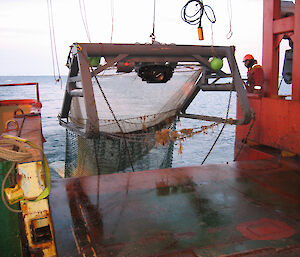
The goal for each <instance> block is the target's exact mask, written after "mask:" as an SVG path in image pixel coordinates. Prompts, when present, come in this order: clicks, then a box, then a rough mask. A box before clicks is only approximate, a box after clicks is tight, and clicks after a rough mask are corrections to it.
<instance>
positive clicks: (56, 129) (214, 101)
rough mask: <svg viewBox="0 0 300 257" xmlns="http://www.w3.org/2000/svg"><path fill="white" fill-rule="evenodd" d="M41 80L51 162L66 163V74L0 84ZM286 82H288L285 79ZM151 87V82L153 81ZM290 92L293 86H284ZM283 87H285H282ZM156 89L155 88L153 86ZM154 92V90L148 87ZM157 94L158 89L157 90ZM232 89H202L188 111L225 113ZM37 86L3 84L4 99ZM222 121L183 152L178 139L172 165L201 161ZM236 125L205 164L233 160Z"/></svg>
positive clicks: (188, 123) (182, 124) (187, 122)
mask: <svg viewBox="0 0 300 257" xmlns="http://www.w3.org/2000/svg"><path fill="white" fill-rule="evenodd" d="M25 82H38V83H39V91H40V100H41V102H42V105H43V107H42V131H43V135H44V137H45V139H46V142H45V144H44V151H45V154H46V156H47V159H48V162H49V164H50V166H52V167H54V166H56V167H57V164H59V165H62V164H63V163H64V161H65V159H66V130H65V128H63V127H61V126H60V125H59V123H58V119H57V115H58V114H59V113H60V111H61V106H62V101H63V95H64V91H65V84H66V77H63V78H62V81H61V82H59V83H56V82H55V80H54V78H53V76H2V77H0V84H5V83H25ZM282 84H284V82H283V83H282ZM149 87H151V85H149ZM282 88H283V89H284V90H285V92H284V93H289V91H290V90H291V89H290V87H287V86H286V85H285V86H284V87H282ZM281 90H282V89H281ZM153 91H154V90H153ZM148 94H151V90H148ZM153 94H155V92H153ZM229 94H230V93H229V92H202V91H200V93H199V94H198V95H197V97H196V98H195V99H194V101H193V102H192V104H191V105H190V106H189V108H188V109H187V111H186V112H187V113H191V114H203V115H213V116H220V117H225V116H226V111H227V106H228V101H229ZM33 96H35V88H34V86H26V87H25V86H24V87H15V88H9V90H8V88H0V100H3V99H18V98H34V97H33ZM235 113H236V93H235V92H233V93H232V97H231V102H230V111H229V117H232V118H234V117H235ZM202 125H207V123H205V122H203V121H199V120H192V119H185V118H181V119H180V121H178V122H177V125H176V129H177V130H180V129H182V128H199V127H201V126H202ZM221 128H222V124H220V125H219V126H217V127H215V128H214V129H213V130H208V133H206V134H204V133H201V134H198V135H194V136H193V137H191V138H188V139H186V140H185V141H184V142H183V143H182V153H181V154H180V153H179V148H180V144H179V142H175V144H174V149H173V151H172V152H173V153H172V154H173V156H172V163H171V165H172V167H180V166H195V165H200V164H201V163H202V161H203V159H204V158H205V156H206V155H207V153H208V151H209V150H210V148H211V146H212V144H213V143H214V141H215V139H216V137H217V136H218V134H219V131H220V129H221ZM234 140H235V126H234V125H226V126H225V129H224V130H223V132H222V134H221V136H220V138H219V140H218V142H217V144H216V145H215V147H214V149H213V151H212V152H211V153H210V155H209V156H208V158H207V160H206V161H205V164H212V163H214V164H216V163H226V162H232V161H233V158H234ZM59 165H58V166H59ZM52 177H53V178H58V177H59V176H58V174H56V173H55V172H53V171H52Z"/></svg>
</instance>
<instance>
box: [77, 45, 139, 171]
mask: <svg viewBox="0 0 300 257" xmlns="http://www.w3.org/2000/svg"><path fill="white" fill-rule="evenodd" d="M77 47H78V49H80V48H81V47H80V45H78V46H77ZM79 51H80V50H79ZM83 57H84V58H85V60H86V62H87V63H88V65H89V68H90V70H91V74H92V77H94V78H95V80H96V83H97V85H98V87H99V89H100V92H101V94H102V96H103V98H104V101H105V102H106V104H107V106H108V108H109V110H110V112H111V114H112V116H113V118H114V120H115V122H116V123H117V125H118V127H119V129H120V132H121V134H122V137H123V139H124V142H125V148H126V151H127V154H128V159H129V162H130V166H131V169H132V171H133V172H134V167H133V162H132V158H131V154H130V150H129V146H128V142H127V140H126V137H125V132H124V131H123V129H122V127H121V125H120V122H119V121H118V119H117V117H116V115H115V113H114V111H113V109H112V107H111V105H110V103H109V101H108V99H107V97H106V95H105V93H104V91H103V89H102V87H101V85H100V82H99V80H98V78H97V74H96V73H95V72H94V69H93V67H92V65H91V64H90V62H89V60H88V58H87V56H85V55H83Z"/></svg>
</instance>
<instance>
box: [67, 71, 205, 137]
mask: <svg viewBox="0 0 300 257" xmlns="http://www.w3.org/2000/svg"><path fill="white" fill-rule="evenodd" d="M200 74H201V70H200V69H199V67H196V68H193V69H191V68H190V69H189V70H188V69H185V70H178V69H177V71H176V70H175V72H174V75H173V77H172V79H171V80H170V81H168V82H167V83H147V82H145V81H142V79H141V78H139V77H138V76H137V74H136V73H135V72H131V73H129V74H122V75H112V76H111V75H109V74H102V75H101V76H98V77H97V79H98V81H99V83H100V85H101V88H102V90H103V91H104V93H105V96H106V98H107V100H108V102H109V103H110V105H111V108H112V110H113V112H114V114H115V116H116V118H117V120H118V123H119V124H120V126H121V128H122V130H123V132H125V133H130V132H134V131H139V130H143V129H144V128H149V127H152V126H155V125H157V124H160V123H161V122H163V121H165V120H166V119H169V118H170V117H174V116H175V115H176V113H177V111H178V109H180V108H181V106H182V105H183V103H184V101H185V100H186V98H187V97H188V96H189V94H190V93H191V91H192V90H193V89H194V87H195V83H196V81H197V80H198V78H199V76H200ZM93 90H94V95H95V100H96V107H97V113H98V118H99V126H100V131H101V132H106V133H119V132H120V128H119V127H118V124H117V122H116V121H115V120H114V118H113V115H112V113H111V111H110V109H109V107H108V105H107V103H106V102H105V99H104V97H103V95H102V93H101V91H100V90H99V86H98V84H97V83H96V82H95V81H94V82H93ZM70 119H71V121H72V122H73V123H75V124H76V125H78V126H81V127H84V126H85V124H86V120H87V115H86V108H85V104H84V99H83V98H81V97H77V98H74V99H73V100H72V105H71V110H70Z"/></svg>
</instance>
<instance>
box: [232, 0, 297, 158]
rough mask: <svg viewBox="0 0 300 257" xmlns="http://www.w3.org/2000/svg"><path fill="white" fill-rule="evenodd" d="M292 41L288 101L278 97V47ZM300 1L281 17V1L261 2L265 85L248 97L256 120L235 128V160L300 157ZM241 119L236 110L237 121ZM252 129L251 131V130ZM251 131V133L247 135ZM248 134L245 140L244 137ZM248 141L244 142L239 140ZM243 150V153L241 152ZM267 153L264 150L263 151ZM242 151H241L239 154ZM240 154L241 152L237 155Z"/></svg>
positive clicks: (267, 0)
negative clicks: (259, 92)
mask: <svg viewBox="0 0 300 257" xmlns="http://www.w3.org/2000/svg"><path fill="white" fill-rule="evenodd" d="M288 37H289V38H290V39H291V40H292V41H293V71H292V73H293V78H292V96H291V100H286V99H285V97H283V96H278V73H279V44H280V42H281V40H282V39H283V38H288ZM299 67H300V2H299V0H297V1H296V3H295V11H294V15H292V16H289V17H281V8H280V0H265V1H264V23H263V69H264V74H265V82H264V87H263V93H262V96H261V95H255V94H248V99H249V103H250V105H251V108H252V109H253V110H254V112H255V121H254V123H253V126H252V128H251V124H249V125H247V126H245V125H244V126H237V129H236V148H235V154H236V155H238V157H237V158H236V160H254V159H267V158H271V157H273V155H270V154H269V153H270V152H272V149H274V150H275V149H277V151H273V153H274V152H275V153H283V151H285V152H286V151H287V152H289V153H291V154H296V155H300V70H299ZM240 117H241V113H240V110H239V109H238V110H237V118H240ZM250 128H251V129H250ZM249 130H250V133H249ZM248 133H249V135H248V137H247V134H248ZM246 138H247V143H246V144H244V143H243V142H242V141H243V140H244V139H246ZM241 149H242V150H241ZM266 149H267V150H268V151H265V150H266ZM240 150H241V151H240ZM239 152H240V153H239Z"/></svg>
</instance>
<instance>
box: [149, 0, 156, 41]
mask: <svg viewBox="0 0 300 257" xmlns="http://www.w3.org/2000/svg"><path fill="white" fill-rule="evenodd" d="M155 9H156V0H153V29H152V34H151V35H150V37H151V39H152V44H153V43H154V42H155Z"/></svg>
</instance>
